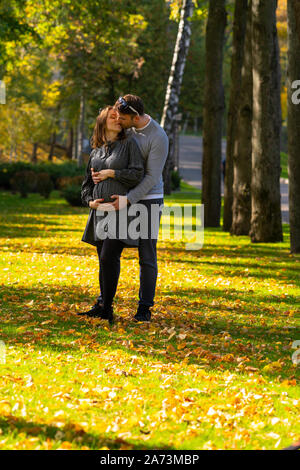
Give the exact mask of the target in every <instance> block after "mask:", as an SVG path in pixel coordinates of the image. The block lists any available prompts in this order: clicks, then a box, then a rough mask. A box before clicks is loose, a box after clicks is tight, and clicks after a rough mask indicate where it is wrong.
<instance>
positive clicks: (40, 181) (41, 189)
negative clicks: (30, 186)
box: [36, 173, 54, 199]
mask: <svg viewBox="0 0 300 470" xmlns="http://www.w3.org/2000/svg"><path fill="white" fill-rule="evenodd" d="M36 189H37V192H38V193H40V195H41V196H44V198H46V199H48V198H49V196H50V194H51V191H52V190H53V189H54V184H53V183H52V180H51V177H50V175H49V174H48V173H37V187H36Z"/></svg>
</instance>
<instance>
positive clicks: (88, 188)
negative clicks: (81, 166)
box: [81, 150, 95, 207]
mask: <svg viewBox="0 0 300 470" xmlns="http://www.w3.org/2000/svg"><path fill="white" fill-rule="evenodd" d="M92 156H93V150H92V152H91V154H90V158H89V162H88V165H87V168H86V171H85V178H84V180H83V183H82V185H81V201H82V204H83V205H84V206H88V207H89V202H90V201H93V200H94V198H93V190H94V187H95V183H94V182H93V180H92V173H91V160H92Z"/></svg>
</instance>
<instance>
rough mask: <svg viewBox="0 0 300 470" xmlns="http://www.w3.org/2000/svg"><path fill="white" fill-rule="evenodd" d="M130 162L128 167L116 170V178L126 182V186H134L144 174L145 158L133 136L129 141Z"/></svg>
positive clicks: (123, 182)
mask: <svg viewBox="0 0 300 470" xmlns="http://www.w3.org/2000/svg"><path fill="white" fill-rule="evenodd" d="M127 148H128V152H129V155H128V156H129V163H128V166H127V168H124V169H122V170H115V178H114V179H115V180H116V181H119V182H120V183H122V184H124V186H126V188H128V189H130V188H134V187H135V186H136V185H137V184H138V183H140V181H142V179H143V176H144V160H143V156H142V153H141V151H140V148H139V146H138V144H137V143H136V141H135V140H134V139H133V138H131V139H129V141H128V147H127Z"/></svg>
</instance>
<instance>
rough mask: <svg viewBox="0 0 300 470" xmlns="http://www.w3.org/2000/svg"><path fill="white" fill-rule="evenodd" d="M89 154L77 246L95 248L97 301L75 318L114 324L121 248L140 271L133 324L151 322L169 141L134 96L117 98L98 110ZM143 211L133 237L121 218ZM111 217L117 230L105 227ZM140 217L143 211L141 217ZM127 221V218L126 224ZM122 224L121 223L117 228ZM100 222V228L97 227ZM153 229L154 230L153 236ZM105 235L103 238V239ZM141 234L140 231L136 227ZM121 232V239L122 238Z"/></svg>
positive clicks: (82, 189)
mask: <svg viewBox="0 0 300 470" xmlns="http://www.w3.org/2000/svg"><path fill="white" fill-rule="evenodd" d="M91 146H92V151H91V154H90V158H89V162H88V165H87V169H86V174H85V179H84V181H83V183H82V188H81V199H82V202H83V204H84V205H86V206H88V207H90V213H89V217H88V221H87V224H86V227H85V231H84V234H83V237H82V241H83V242H86V243H89V244H91V245H94V246H96V249H97V254H98V258H99V285H100V295H99V297H98V299H97V301H96V303H95V305H94V306H93V307H92V308H91V309H90V310H89V311H87V312H79V313H78V315H87V316H90V317H97V318H102V319H105V320H108V321H109V322H110V323H112V322H113V300H114V296H115V294H116V291H117V286H118V280H119V275H120V258H121V255H122V251H123V249H124V248H125V247H127V248H129V247H137V248H138V253H139V265H140V288H139V304H138V308H137V312H136V314H135V316H134V320H136V321H150V319H151V312H150V307H152V306H153V305H154V296H155V287H156V280H157V254H156V244H157V238H158V231H159V224H160V218H161V209H160V210H159V211H157V210H151V209H153V205H159V207H162V206H163V202H164V199H163V197H164V192H163V179H162V172H163V168H164V165H165V162H166V159H167V156H168V137H167V135H166V133H165V132H164V130H163V129H162V127H161V126H160V125H159V124H158V123H157V122H156V121H155V120H154V119H153V118H151V117H150V116H149V115H148V114H145V112H144V105H143V102H142V100H141V98H139V97H138V96H135V95H125V96H124V97H120V98H119V99H118V100H117V102H116V103H115V105H114V106H107V107H105V108H104V109H102V110H100V112H99V115H98V116H97V119H96V124H95V128H94V132H93V136H92V140H91ZM135 204H138V205H141V204H142V206H143V208H144V209H145V213H146V214H147V216H146V218H147V220H146V221H145V222H146V224H145V225H147V229H146V230H147V235H146V236H143V237H141V236H139V237H138V238H137V237H132V236H131V235H130V234H129V233H128V231H127V230H126V235H125V236H124V230H122V229H123V228H124V227H121V225H122V224H123V221H124V218H122V217H121V214H124V212H125V213H126V214H127V213H128V211H129V212H130V210H129V209H130V206H134V205H135ZM110 211H113V212H114V214H115V216H116V217H115V218H114V219H113V220H114V221H115V222H116V225H117V227H116V230H115V231H114V230H109V229H107V224H106V226H105V227H104V223H103V221H104V220H107V219H106V218H105V216H107V214H108V212H110ZM143 212H144V211H143ZM126 220H127V221H130V220H132V215H131V216H129V217H128V218H126ZM121 221H122V222H121ZM101 222H102V224H101ZM153 227H154V230H153ZM105 231H106V233H104V232H105ZM140 231H141V232H142V227H140ZM121 232H122V233H121Z"/></svg>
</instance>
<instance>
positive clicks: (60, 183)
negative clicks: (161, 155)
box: [57, 175, 84, 189]
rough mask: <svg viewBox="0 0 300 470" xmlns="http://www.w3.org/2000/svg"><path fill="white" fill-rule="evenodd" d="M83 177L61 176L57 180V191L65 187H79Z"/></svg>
mask: <svg viewBox="0 0 300 470" xmlns="http://www.w3.org/2000/svg"><path fill="white" fill-rule="evenodd" d="M83 179H84V177H83V176H82V175H77V176H63V177H60V178H58V180H57V187H58V189H65V188H66V187H67V186H72V185H76V186H81V184H82V182H83Z"/></svg>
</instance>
